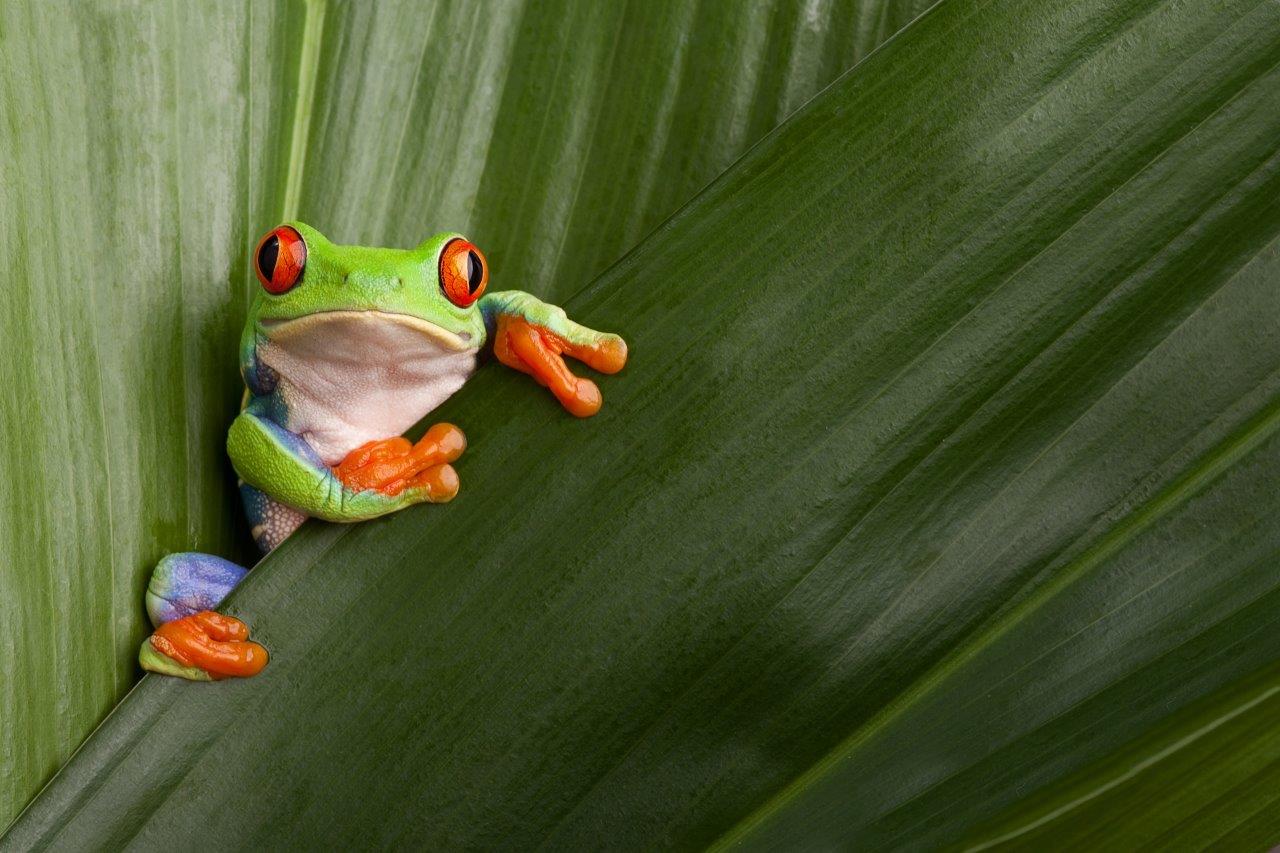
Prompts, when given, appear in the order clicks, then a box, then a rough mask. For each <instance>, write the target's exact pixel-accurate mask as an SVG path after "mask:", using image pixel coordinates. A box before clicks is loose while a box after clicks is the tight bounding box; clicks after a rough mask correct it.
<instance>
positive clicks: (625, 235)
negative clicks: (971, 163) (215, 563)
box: [0, 0, 926, 825]
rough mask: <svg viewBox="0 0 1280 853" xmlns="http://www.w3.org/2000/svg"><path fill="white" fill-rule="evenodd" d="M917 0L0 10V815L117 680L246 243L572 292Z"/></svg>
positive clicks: (127, 676) (232, 542)
mask: <svg viewBox="0 0 1280 853" xmlns="http://www.w3.org/2000/svg"><path fill="white" fill-rule="evenodd" d="M925 5H926V4H925V3H923V2H921V0H838V2H821V3H816V4H815V3H812V2H804V0H784V2H774V3H769V4H760V5H757V6H740V5H738V4H724V3H719V2H706V0H704V2H697V0H679V2H664V3H649V2H633V3H616V2H611V3H599V2H568V0H565V2H559V0H556V2H537V3H534V2H528V3H525V2H507V0H487V2H481V3H477V2H470V0H468V2H390V0H388V2H378V3H366V2H349V3H333V2H319V0H312V1H311V2H307V3H303V2H301V0H297V1H296V2H271V3H264V2H256V0H255V2H253V3H230V2H228V3H209V2H198V3H197V2H191V3H187V2H182V3H167V2H140V3H127V4H126V3H118V2H113V0H101V2H99V0H93V2H76V3H70V2H53V1H52V0H51V2H45V1H44V0H38V2H37V0H29V1H28V2H14V3H6V4H4V6H3V8H0V117H2V118H3V121H4V124H3V128H2V129H0V269H3V271H4V274H5V281H6V293H7V294H8V296H7V297H6V306H5V309H4V310H3V311H0V322H3V323H4V326H3V332H4V340H5V342H6V343H5V352H6V356H5V357H4V358H3V359H0V383H2V385H3V388H4V389H5V393H4V394H3V395H0V418H2V419H3V420H0V424H2V425H3V430H2V434H3V435H4V437H5V442H4V447H3V448H2V449H0V480H2V481H3V485H0V507H2V508H3V517H4V519H5V521H4V524H3V528H2V529H0V536H2V537H3V538H0V565H2V566H3V568H2V569H0V652H2V654H0V715H2V717H0V719H2V720H3V725H0V768H3V773H0V825H3V824H4V823H6V822H7V819H8V818H9V817H11V816H12V815H13V814H15V813H16V812H17V810H18V809H19V808H20V807H21V806H22V804H23V803H24V802H26V800H27V799H28V798H29V797H30V796H31V795H32V794H33V793H34V792H35V790H36V789H37V788H38V786H39V784H40V783H41V782H42V781H43V780H44V779H46V778H47V777H48V775H49V774H50V773H51V772H52V771H53V770H54V769H55V768H56V767H57V766H58V764H60V763H61V761H62V760H63V759H65V758H66V756H67V755H69V754H70V751H71V750H72V749H73V748H74V747H75V745H76V744H78V743H79V742H80V740H81V739H82V738H83V737H84V736H85V735H86V734H87V733H88V732H89V731H90V730H91V729H92V727H93V726H94V725H95V724H96V723H97V721H98V720H100V719H101V717H102V715H103V714H104V713H105V712H106V711H107V710H108V709H109V708H110V707H111V706H112V705H113V704H114V703H115V701H116V700H117V699H118V698H119V697H120V696H121V695H123V693H124V691H125V690H126V689H127V688H128V686H129V684H130V683H131V682H132V681H133V680H134V679H135V678H136V673H137V667H136V664H135V654H136V649H137V645H138V643H139V642H141V640H142V638H143V637H144V636H145V635H146V626H145V616H144V614H143V609H142V590H143V588H144V587H145V584H146V579H147V576H148V574H149V572H150V570H151V566H152V565H154V563H155V561H156V560H157V559H159V558H160V557H161V556H163V555H164V554H166V553H169V552H172V551H182V550H191V549H199V550H207V551H210V552H213V553H217V554H220V555H223V556H228V557H238V558H241V559H246V560H251V559H253V558H254V552H253V549H252V546H251V545H250V544H249V543H248V538H247V535H246V532H245V530H244V528H243V522H241V521H240V509H239V506H238V503H239V502H238V498H237V496H236V495H235V493H234V475H233V474H232V472H231V470H230V467H229V466H228V464H227V462H226V460H225V456H224V453H223V449H222V446H223V441H224V436H225V431H226V427H227V424H228V422H229V420H230V418H231V417H232V416H233V414H234V412H235V409H236V406H237V404H238V402H239V397H240V391H241V385H240V380H239V377H238V376H237V375H236V357H235V352H236V344H237V342H238V338H239V328H240V324H241V322H242V320H243V306H244V297H245V294H246V293H248V290H247V289H248V288H251V287H256V286H257V284H256V281H255V278H254V275H253V273H252V271H251V269H250V267H249V263H248V258H249V255H250V253H251V250H252V249H253V247H254V245H255V244H256V242H257V240H258V238H259V237H260V236H261V235H262V234H263V233H265V232H266V231H267V230H268V229H270V228H271V227H273V226H275V225H276V224H277V223H278V222H279V221H280V220H281V219H283V218H285V217H286V216H292V215H295V214H301V215H302V216H303V217H305V218H306V219H307V220H308V221H311V222H313V223H314V224H315V225H316V226H317V227H319V228H321V229H322V230H323V231H325V232H326V233H328V234H329V235H330V236H331V237H332V238H334V239H335V240H340V241H346V242H369V243H372V244H376V245H402V246H408V245H415V244H417V243H418V242H419V241H420V240H421V239H422V238H423V237H425V236H426V235H427V234H430V233H433V232H434V231H439V230H443V229H457V230H463V231H466V232H468V233H469V234H471V235H472V236H473V238H475V239H477V240H478V241H482V243H483V244H484V245H485V246H486V248H487V247H490V246H492V249H491V250H490V251H489V258H490V260H491V261H493V262H495V263H496V264H497V265H498V267H497V268H498V269H499V270H500V271H501V274H502V275H501V284H500V286H503V287H513V286H518V287H522V288H524V289H527V290H532V291H535V292H538V293H541V294H543V295H547V296H549V297H557V298H558V297H562V296H565V295H567V294H569V293H572V292H574V291H576V290H577V289H578V288H580V287H581V286H582V285H584V284H585V283H586V282H587V281H589V280H590V279H591V278H592V277H593V276H594V275H595V274H596V273H598V272H599V271H600V270H601V269H603V267H604V266H606V265H607V264H609V263H610V262H612V261H613V260H614V259H616V258H617V257H618V256H619V255H621V254H622V253H623V252H624V251H625V250H626V249H628V248H630V247H631V245H632V244H633V243H634V242H635V240H636V239H638V238H639V237H640V236H642V235H643V234H644V233H645V232H646V231H648V230H649V229H651V228H652V227H653V226H655V225H656V224H657V223H658V222H660V221H661V220H662V219H663V218H664V217H665V216H666V215H668V214H669V213H671V212H672V211H673V210H674V209H675V208H676V207H677V206H678V205H679V204H680V203H682V202H684V201H685V200H687V199H688V198H689V197H690V196H691V195H692V194H693V192H694V191H695V190H697V189H698V188H699V187H701V186H702V185H704V184H705V183H706V182H707V181H709V180H710V179H711V178H712V177H714V176H715V175H716V174H717V173H718V172H719V171H720V170H721V169H723V168H724V167H725V166H727V165H729V163H731V162H732V161H733V160H734V159H735V158H736V157H737V156H739V155H740V154H741V153H742V152H743V151H744V150H746V148H747V147H748V146H749V145H751V144H752V143H753V142H755V141H756V139H758V138H759V137H760V136H761V135H762V134H763V133H764V132H765V131H767V130H768V129H769V128H770V127H772V126H773V124H775V123H776V122H777V121H778V120H779V119H780V118H781V117H782V116H784V115H785V114H786V113H787V112H788V111H790V110H791V109H793V108H794V107H796V106H798V105H799V104H800V103H802V102H803V101H804V100H805V99H806V98H808V97H809V96H810V95H812V94H813V93H814V92H816V91H817V90H818V89H820V88H821V87H822V86H824V85H826V84H827V83H828V82H830V81H831V80H832V79H833V78H834V77H835V76H836V75H837V74H838V73H839V72H841V71H843V70H844V69H845V68H847V67H848V66H849V65H851V64H852V63H853V62H854V61H855V60H856V59H858V58H860V57H861V56H864V55H865V54H866V53H867V52H868V51H869V50H870V49H871V47H872V46H874V45H875V44H876V43H878V42H879V41H880V40H882V39H883V38H885V37H887V36H888V35H889V34H890V33H892V32H894V31H895V30H896V29H897V28H898V27H900V26H901V25H903V24H905V23H906V22H907V21H908V20H910V18H911V17H913V16H914V15H915V14H917V13H918V12H919V11H921V10H922V9H923V8H924V6H925Z"/></svg>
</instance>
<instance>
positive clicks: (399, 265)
mask: <svg viewBox="0 0 1280 853" xmlns="http://www.w3.org/2000/svg"><path fill="white" fill-rule="evenodd" d="M285 224H287V225H289V226H291V227H292V228H294V229H296V230H297V231H298V233H299V234H301V235H302V238H303V240H304V241H305V242H306V246H307V258H306V267H305V272H304V274H303V279H302V283H300V284H299V285H298V286H296V287H294V288H293V289H292V290H289V291H287V292H286V293H283V294H280V295H272V294H270V293H268V292H266V291H265V290H263V289H261V288H259V289H258V292H257V294H256V295H255V297H254V300H253V304H252V305H251V306H250V308H249V316H248V320H247V322H246V324H245V329H244V333H243V335H242V338H241V370H242V373H243V374H244V375H245V379H246V384H248V385H249V387H250V391H251V392H253V391H254V384H255V383H254V381H253V379H252V376H253V372H254V371H255V370H257V369H258V368H257V363H256V358H257V356H256V352H257V345H258V344H259V343H260V342H261V341H262V340H264V339H269V338H270V334H271V330H270V329H269V328H268V326H266V325H264V322H265V321H273V320H275V321H280V320H290V319H297V318H300V317H305V316H308V315H311V314H315V313H319V312H330V311H379V312H384V313H391V314H403V315H408V316H410V317H414V318H418V319H421V320H425V321H428V322H430V323H433V324H435V325H437V326H439V327H441V328H443V329H445V330H447V331H449V332H453V333H455V334H464V335H470V340H471V343H472V345H474V346H475V347H476V348H477V349H480V348H483V347H484V345H485V344H486V343H487V341H488V337H489V334H490V332H491V329H492V326H493V323H494V321H495V319H496V318H497V317H498V316H499V315H510V316H518V317H522V318H524V319H525V320H527V321H529V322H530V323H533V324H536V325H538V326H542V327H544V328H546V329H548V330H550V331H551V332H553V333H555V334H556V335H559V336H560V337H562V338H564V339H566V340H568V341H570V342H572V343H574V344H582V345H590V344H594V343H598V342H599V341H601V340H603V339H605V338H611V337H613V336H612V335H608V334H604V333H600V332H596V331H593V330H591V329H588V328H586V327H585V326H581V325H579V324H577V323H574V322H573V321H571V320H569V319H568V318H567V317H566V316H565V313H564V311H563V310H562V309H560V308H558V307H556V306H554V305H548V304H546V303H544V302H541V301H540V300H538V299H537V298H535V297H533V296H531V295H530V294H528V293H523V292H520V291H502V292H497V293H486V294H484V295H483V296H482V297H481V298H480V299H479V300H478V301H477V302H475V303H474V304H472V305H471V306H468V307H466V308H461V307H458V306H457V305H455V304H453V303H452V302H450V301H449V299H448V298H447V297H446V296H445V295H444V293H443V292H442V291H441V289H440V287H439V283H438V275H439V273H438V270H439V259H440V253H441V251H442V250H443V249H444V247H445V245H446V244H447V243H448V242H449V241H450V240H453V239H455V238H459V237H461V235H459V234H452V233H445V234H437V235H435V236H434V237H431V238H430V239H428V240H427V241H425V242H424V243H422V244H421V245H419V246H418V247H417V248H414V249H409V250H402V249H376V248H365V247H360V246H338V245H335V244H333V243H332V242H330V241H329V240H328V239H327V238H325V237H324V235H322V234H321V233H320V232H318V231H316V230H315V229H314V228H312V227H310V226H309V225H306V224H305V223H302V222H288V223H285ZM284 429H285V425H284V424H283V423H281V422H279V421H277V420H276V419H275V418H273V416H272V415H271V414H270V413H269V409H268V410H256V409H255V407H253V406H252V405H250V406H249V407H247V408H246V409H245V410H243V411H242V412H241V413H240V415H239V416H238V417H237V418H236V420H235V422H234V423H233V424H232V425H231V429H230V432H229V434H228V436H227V452H228V453H229V455H230V456H231V462H232V464H233V465H234V466H235V469H236V472H237V473H238V474H239V475H240V477H241V478H242V479H243V480H244V481H245V482H246V483H249V484H250V485H252V486H254V487H256V488H258V489H260V490H262V491H263V492H265V493H266V494H267V496H268V497H270V498H272V499H274V500H276V501H278V502H280V503H282V504H286V505H288V506H291V507H294V508H296V509H298V510H300V511H302V512H304V513H306V514H308V515H313V516H316V517H318V518H322V519H326V520H328V521H359V520H363V519H369V518H374V517H377V516H380V515H385V514H386V513H389V512H395V511H396V510H399V509H403V508H404V507H407V506H410V505H413V504H417V503H421V502H423V501H425V500H427V498H428V495H427V493H426V490H425V489H421V488H407V489H405V490H404V491H403V492H401V493H400V494H398V495H394V496H389V495H385V494H382V493H381V492H377V491H363V492H353V491H351V490H350V489H348V488H346V487H345V486H344V485H343V484H342V482H341V481H339V480H338V479H337V477H335V476H334V475H333V473H332V472H331V471H330V470H329V468H328V467H327V466H325V465H323V464H319V463H318V460H316V459H314V458H310V457H309V456H307V455H306V454H303V453H299V452H297V450H296V448H295V447H293V446H291V444H296V442H290V441H288V439H289V438H292V436H291V435H290V434H287V433H286V434H285V436H284V439H285V440H282V436H281V432H282V431H283V430H284ZM388 437H390V436H388Z"/></svg>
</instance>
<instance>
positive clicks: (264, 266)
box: [258, 234, 280, 281]
mask: <svg viewBox="0 0 1280 853" xmlns="http://www.w3.org/2000/svg"><path fill="white" fill-rule="evenodd" d="M279 256H280V238H279V237H277V236H276V235H274V234H272V235H271V236H270V237H268V238H267V239H266V240H265V241H263V243H262V248H261V249H259V250H258V272H260V273H262V278H263V280H265V281H271V277H272V276H273V275H275V271H276V258H278V257H279Z"/></svg>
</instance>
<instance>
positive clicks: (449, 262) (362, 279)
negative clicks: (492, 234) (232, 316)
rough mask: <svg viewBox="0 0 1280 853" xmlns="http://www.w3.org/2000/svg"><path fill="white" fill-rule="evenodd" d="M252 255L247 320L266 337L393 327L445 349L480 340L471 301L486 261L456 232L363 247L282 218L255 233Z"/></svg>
mask: <svg viewBox="0 0 1280 853" xmlns="http://www.w3.org/2000/svg"><path fill="white" fill-rule="evenodd" d="M253 261H254V270H255V272H256V273H257V275H258V281H259V283H260V284H261V285H262V286H261V288H259V290H258V294H257V296H256V297H255V299H254V301H253V305H252V306H251V308H250V316H249V321H250V323H251V324H252V325H253V326H254V330H255V331H256V332H257V333H258V334H259V335H261V336H263V337H265V338H266V339H269V340H275V339H278V338H280V337H293V336H296V335H299V334H304V333H306V334H311V333H315V332H320V331H322V332H324V333H325V334H327V335H332V334H334V333H335V332H337V331H338V330H339V329H343V330H347V331H349V330H350V329H352V328H357V329H364V328H368V329H373V328H375V327H396V329H397V332H398V333H399V334H400V335H404V334H405V333H417V334H419V335H421V336H423V337H424V338H426V339H429V340H431V341H433V342H434V343H435V344H437V345H438V346H440V347H441V348H443V349H445V350H447V351H456V352H464V351H468V350H472V351H473V350H476V349H478V348H479V347H480V346H481V345H482V344H483V343H484V338H485V325H484V318H483V316H482V315H481V313H480V309H479V307H478V305H477V302H478V300H479V299H480V295H481V294H482V293H483V292H484V289H485V286H486V285H487V284H488V280H489V268H488V264H487V263H486V262H485V259H484V255H482V254H481V253H480V250H479V249H477V248H476V247H475V246H474V245H472V244H471V243H469V242H468V241H467V240H466V239H465V238H463V237H462V235H460V234H437V235H436V236H434V237H431V238H430V239H428V240H427V241H426V242H424V243H422V244H421V245H419V246H418V247H417V248H415V249H368V248H364V247H361V246H337V245H334V244H333V243H331V242H329V240H328V239H327V238H326V237H325V236H324V235H323V234H321V233H320V232H319V231H317V230H316V229H314V228H312V227H311V226H309V225H306V224H304V223H301V222H289V223H287V224H284V225H281V226H280V227H278V228H276V229H274V230H273V231H271V232H270V233H268V234H267V235H266V236H265V237H263V238H262V241H261V242H260V243H259V244H258V248H257V250H256V251H255V252H254V255H253ZM353 324H354V325H353Z"/></svg>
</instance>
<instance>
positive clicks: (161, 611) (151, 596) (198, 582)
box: [147, 552, 249, 627]
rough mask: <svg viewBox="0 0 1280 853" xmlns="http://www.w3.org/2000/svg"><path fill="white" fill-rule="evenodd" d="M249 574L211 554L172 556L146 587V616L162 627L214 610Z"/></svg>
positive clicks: (158, 565)
mask: <svg viewBox="0 0 1280 853" xmlns="http://www.w3.org/2000/svg"><path fill="white" fill-rule="evenodd" d="M248 573H249V570H248V569H245V568H243V567H241V566H237V565H236V564H235V563H233V562H231V561H230V560H224V559H222V558H221V557H214V556H211V555H209V554H196V553H190V552H189V553H183V554H170V555H169V556H167V557H165V558H164V559H163V560H161V561H160V562H159V563H157V564H156V568H155V571H154V572H152V573H151V581H150V582H149V583H148V584H147V615H148V616H150V617H151V624H153V625H155V626H156V627H159V626H161V625H163V624H164V623H165V622H172V621H173V620H174V619H180V618H181V617H183V616H190V615H191V614H193V613H199V612H200V611H201V610H212V609H214V608H215V607H217V606H218V605H219V604H221V603H222V599H224V598H226V597H227V593H229V592H231V590H233V589H235V587H236V584H238V583H240V581H241V580H242V579H243V578H244V576H245V575H246V574H248Z"/></svg>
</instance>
